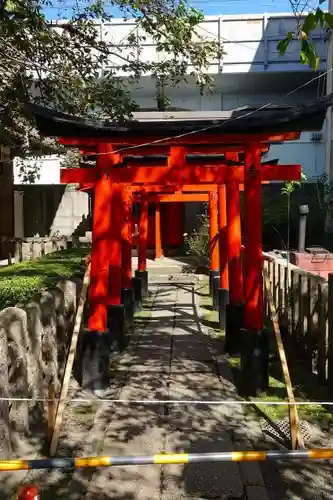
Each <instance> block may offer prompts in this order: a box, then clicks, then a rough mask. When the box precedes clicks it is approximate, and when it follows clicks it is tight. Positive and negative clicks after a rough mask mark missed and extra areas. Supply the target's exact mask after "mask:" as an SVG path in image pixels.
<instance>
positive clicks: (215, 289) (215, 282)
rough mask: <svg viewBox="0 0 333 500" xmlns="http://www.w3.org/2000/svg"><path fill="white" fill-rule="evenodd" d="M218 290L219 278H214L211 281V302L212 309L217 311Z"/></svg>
mask: <svg viewBox="0 0 333 500" xmlns="http://www.w3.org/2000/svg"><path fill="white" fill-rule="evenodd" d="M219 288H220V276H214V278H213V280H212V300H213V307H214V309H216V311H218V307H219V304H218V300H219V295H218V290H219Z"/></svg>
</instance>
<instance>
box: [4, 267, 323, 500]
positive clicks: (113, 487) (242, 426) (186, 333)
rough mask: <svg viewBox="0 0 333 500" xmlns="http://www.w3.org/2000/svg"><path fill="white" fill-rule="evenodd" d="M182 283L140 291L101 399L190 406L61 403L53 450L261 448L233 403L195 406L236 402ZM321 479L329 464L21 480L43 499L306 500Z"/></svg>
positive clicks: (252, 426)
mask: <svg viewBox="0 0 333 500" xmlns="http://www.w3.org/2000/svg"><path fill="white" fill-rule="evenodd" d="M191 279H192V278H191V277H190V276H188V278H187V280H185V279H184V282H183V283H176V282H175V283H173V282H172V281H169V282H167V283H164V284H163V283H159V284H158V283H152V284H151V285H150V291H151V292H152V297H151V301H152V309H151V314H150V315H149V316H148V315H147V314H145V316H146V317H142V318H141V320H140V321H141V325H140V326H139V327H138V329H137V333H136V335H135V336H134V338H133V341H132V342H131V345H130V346H129V348H128V349H127V351H126V353H125V354H124V355H122V356H121V357H120V358H118V359H116V360H114V362H113V364H112V374H113V378H112V380H113V382H112V385H111V386H110V389H109V391H108V394H107V397H108V398H110V399H122V400H126V401H130V400H132V401H133V400H142V399H151V400H167V399H169V400H170V399H171V400H177V401H180V400H184V399H186V400H192V401H193V403H191V404H188V405H184V404H180V403H179V404H150V405H146V404H142V403H140V404H135V403H132V404H131V403H127V404H123V403H110V402H105V401H102V402H98V401H95V402H94V403H93V404H91V403H87V404H83V403H80V404H78V403H77V404H71V406H70V407H69V409H68V413H67V416H66V420H65V422H64V426H63V430H62V438H61V442H62V446H61V449H60V453H61V454H64V455H73V454H74V455H81V456H82V455H97V454H98V455H131V454H148V455H151V454H155V453H158V452H163V451H165V452H181V451H186V452H213V451H231V450H234V449H251V447H252V446H253V445H254V446H255V447H257V448H262V447H263V446H265V443H263V436H262V432H261V429H260V425H259V422H258V420H256V419H254V418H253V417H250V416H249V415H247V416H245V415H244V413H243V407H242V406H241V405H238V404H237V405H235V406H226V405H224V406H211V405H209V404H205V403H203V402H204V401H209V400H225V399H233V400H234V399H237V398H238V396H237V394H236V390H235V387H234V384H233V380H232V376H231V373H230V370H229V367H228V363H227V360H226V359H225V357H224V356H223V355H222V354H221V345H220V343H219V341H217V340H215V339H214V338H211V337H210V335H209V331H208V329H207V328H206V327H205V326H204V325H203V323H202V322H201V321H200V317H199V315H200V311H199V307H198V305H199V303H200V296H201V293H202V292H201V285H200V282H195V281H193V283H191V282H190V280H191ZM73 390H74V388H73ZM81 394H82V395H84V393H81ZM77 396H78V394H77ZM89 397H91V395H89ZM197 401H201V402H202V403H201V404H200V403H198V402H197ZM266 445H267V443H266ZM331 477H332V474H331V466H330V465H325V467H323V466H322V465H320V466H319V465H312V464H311V466H307V465H306V466H305V467H304V466H300V465H295V466H290V465H288V464H287V465H286V464H281V465H276V464H273V465H269V466H266V465H263V466H260V465H259V464H257V463H243V464H237V463H218V464H216V463H215V464H214V463H213V464H200V465H199V464H197V465H188V466H180V465H179V466H164V467H159V466H141V467H120V468H114V469H112V468H108V469H98V470H96V471H91V470H90V471H75V472H74V473H73V472H68V473H62V474H61V473H58V472H54V473H52V474H51V473H45V472H43V473H35V474H34V475H33V476H32V475H31V476H30V477H29V481H32V480H33V481H35V482H37V483H38V484H40V485H41V486H42V488H43V489H42V492H43V493H44V498H49V499H55V498H63V499H65V498H66V499H67V498H70V499H73V500H74V499H75V500H76V499H85V500H93V499H101V500H106V499H113V500H114V499H116V500H150V499H155V498H158V499H160V500H171V499H172V500H173V499H179V500H189V499H192V500H203V499H219V500H269V499H270V500H278V499H279V500H282V499H287V500H297V499H301V498H306V499H309V500H310V499H311V500H314V499H328V498H331V496H332V495H331V492H332V491H333V489H332V479H331ZM265 484H266V486H265ZM7 498H8V497H7ZM42 498H43V497H42Z"/></svg>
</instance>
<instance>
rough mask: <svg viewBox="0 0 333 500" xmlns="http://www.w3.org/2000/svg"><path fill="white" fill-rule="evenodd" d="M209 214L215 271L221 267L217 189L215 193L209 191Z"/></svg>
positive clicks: (211, 262)
mask: <svg viewBox="0 0 333 500" xmlns="http://www.w3.org/2000/svg"><path fill="white" fill-rule="evenodd" d="M208 215H209V252H210V269H211V270H212V271H215V270H217V269H218V268H219V245H218V205H217V192H216V191H215V192H213V193H209V203H208Z"/></svg>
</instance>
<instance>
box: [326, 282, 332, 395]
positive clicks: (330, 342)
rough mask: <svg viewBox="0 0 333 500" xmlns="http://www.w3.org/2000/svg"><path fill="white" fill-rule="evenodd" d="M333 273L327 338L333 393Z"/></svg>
mask: <svg viewBox="0 0 333 500" xmlns="http://www.w3.org/2000/svg"><path fill="white" fill-rule="evenodd" d="M330 304H333V273H330V274H329V275H328V307H327V310H328V338H327V379H328V385H329V388H330V391H331V393H332V391H333V308H332V307H331V306H330Z"/></svg>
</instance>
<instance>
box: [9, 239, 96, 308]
mask: <svg viewBox="0 0 333 500" xmlns="http://www.w3.org/2000/svg"><path fill="white" fill-rule="evenodd" d="M89 251H90V250H89V248H77V249H72V250H61V251H59V252H55V253H52V254H48V255H46V256H45V257H42V258H40V259H36V260H34V261H26V262H22V263H20V264H14V265H12V266H6V267H1V268H0V310H1V309H3V308H4V307H8V306H14V305H15V304H17V303H18V302H24V301H26V300H28V299H29V298H31V296H32V295H34V294H35V293H37V292H40V291H42V290H45V289H47V288H50V287H52V286H54V285H55V284H56V283H57V282H58V281H59V279H60V278H62V277H68V278H69V277H71V276H72V275H73V274H75V273H77V272H78V271H79V270H80V265H81V264H82V259H83V258H84V257H85V256H86V255H87V254H88V253H89Z"/></svg>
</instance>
